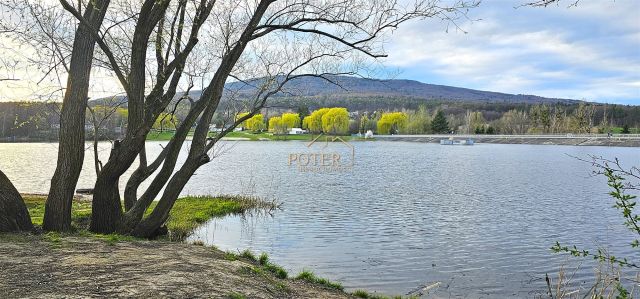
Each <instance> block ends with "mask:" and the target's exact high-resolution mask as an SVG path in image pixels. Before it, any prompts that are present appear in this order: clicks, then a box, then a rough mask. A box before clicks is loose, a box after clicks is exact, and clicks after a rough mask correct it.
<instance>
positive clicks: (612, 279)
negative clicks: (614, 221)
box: [547, 156, 640, 298]
mask: <svg viewBox="0 0 640 299" xmlns="http://www.w3.org/2000/svg"><path fill="white" fill-rule="evenodd" d="M578 160H580V161H583V162H588V163H590V164H591V165H592V166H593V167H595V170H594V171H593V174H595V175H604V176H605V177H606V178H607V184H608V185H609V187H610V188H611V192H609V195H611V197H612V198H613V199H614V204H613V207H614V208H616V209H618V210H619V211H620V213H621V216H622V218H623V219H624V225H625V226H626V227H627V228H628V229H629V230H630V231H632V232H633V233H634V235H635V237H634V238H633V240H631V242H630V243H629V244H630V246H631V247H632V248H635V249H636V250H637V249H638V248H639V246H640V241H639V238H640V215H638V214H636V213H635V208H636V204H637V202H636V200H635V199H636V197H637V196H636V195H632V194H628V193H627V192H628V191H638V190H640V169H638V167H632V168H630V169H628V168H624V167H622V165H621V164H620V161H619V160H618V159H614V160H608V159H604V158H602V157H595V156H591V161H587V160H583V159H580V158H578ZM628 179H635V180H638V181H637V182H629V181H628ZM551 250H552V251H553V252H556V253H558V252H564V253H569V254H571V255H572V256H576V257H590V258H593V259H595V260H597V261H599V262H600V263H601V265H602V264H607V265H609V267H607V268H609V271H608V272H606V273H604V272H602V273H598V279H597V281H596V284H595V285H594V286H593V287H592V288H591V290H590V291H589V292H590V294H591V297H592V298H602V297H603V296H602V294H603V293H609V295H610V296H609V297H611V296H613V295H614V293H617V295H616V298H628V297H629V292H628V291H627V290H626V289H625V288H624V286H623V285H622V284H621V283H620V273H619V271H618V270H616V269H614V266H617V267H629V268H640V264H638V263H637V262H636V261H630V260H628V259H627V258H626V257H617V256H614V255H612V254H610V253H609V252H608V251H606V250H604V249H602V248H598V249H597V250H586V249H579V248H578V247H577V246H575V245H573V246H563V245H561V244H560V242H556V244H555V245H553V246H552V247H551ZM547 285H548V286H549V291H548V292H549V293H550V294H549V295H550V296H552V297H553V293H551V287H550V282H549V278H548V276H547ZM556 296H558V297H559V296H560V290H558V291H557V292H556ZM585 297H586V296H585Z"/></svg>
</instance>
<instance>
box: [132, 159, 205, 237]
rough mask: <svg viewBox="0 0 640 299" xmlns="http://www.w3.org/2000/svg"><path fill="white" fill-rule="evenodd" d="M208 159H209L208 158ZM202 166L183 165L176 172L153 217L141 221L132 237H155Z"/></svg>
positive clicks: (194, 164) (154, 210)
mask: <svg viewBox="0 0 640 299" xmlns="http://www.w3.org/2000/svg"><path fill="white" fill-rule="evenodd" d="M207 158H208V157H207ZM199 166H200V165H198V164H196V163H193V162H191V163H189V164H185V165H183V167H182V168H181V169H180V170H179V171H178V172H176V174H175V175H174V176H173V177H172V178H171V180H170V181H169V186H171V188H167V189H166V190H165V192H164V194H162V198H161V199H160V201H158V205H157V206H156V208H154V209H153V212H152V213H151V215H149V216H148V217H147V218H145V219H144V220H142V221H140V223H138V225H137V226H136V227H135V229H134V230H133V231H132V232H131V235H133V236H136V237H141V238H149V237H153V236H154V235H155V232H156V231H157V230H158V228H160V227H161V226H162V225H163V224H164V223H165V222H166V221H167V218H168V217H169V212H170V211H171V209H172V208H173V205H174V204H175V202H176V200H177V199H178V196H180V192H182V189H183V188H184V186H185V185H186V184H187V182H189V179H190V178H191V176H192V175H193V173H194V172H195V171H196V170H197V169H198V167H199Z"/></svg>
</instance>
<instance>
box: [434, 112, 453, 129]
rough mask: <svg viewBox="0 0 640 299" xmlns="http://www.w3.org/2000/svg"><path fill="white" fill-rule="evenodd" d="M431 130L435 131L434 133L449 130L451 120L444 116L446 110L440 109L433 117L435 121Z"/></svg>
mask: <svg viewBox="0 0 640 299" xmlns="http://www.w3.org/2000/svg"><path fill="white" fill-rule="evenodd" d="M431 130H432V131H433V133H448V132H449V122H448V121H447V118H446V117H445V116H444V112H442V110H438V112H437V113H436V116H435V117H434V118H433V121H432V122H431Z"/></svg>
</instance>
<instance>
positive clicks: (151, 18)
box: [90, 0, 170, 233]
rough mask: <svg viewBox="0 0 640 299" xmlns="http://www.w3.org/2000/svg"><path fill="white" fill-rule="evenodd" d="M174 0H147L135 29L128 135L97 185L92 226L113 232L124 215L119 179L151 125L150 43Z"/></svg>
mask: <svg viewBox="0 0 640 299" xmlns="http://www.w3.org/2000/svg"><path fill="white" fill-rule="evenodd" d="M169 2H170V1H152V0H145V1H144V3H143V5H142V7H141V10H140V14H139V16H140V18H139V19H138V21H137V23H136V28H135V30H134V33H133V42H132V48H131V65H130V68H129V69H130V71H129V75H128V80H127V81H128V88H127V97H128V106H127V107H128V109H129V115H128V123H127V135H126V136H125V138H124V140H123V141H122V142H121V143H120V145H119V146H117V147H114V150H112V151H111V155H110V157H109V161H107V163H106V164H105V165H104V166H103V168H102V170H101V172H100V175H99V176H98V178H97V180H96V185H95V187H94V193H93V201H92V207H91V211H92V214H91V225H90V230H91V231H92V232H96V233H113V232H115V231H116V228H117V224H118V223H119V221H120V218H121V217H122V204H121V202H120V194H119V191H118V180H119V178H120V176H122V174H123V173H124V172H125V171H127V169H129V167H130V166H131V164H133V162H134V161H135V159H136V157H137V156H138V155H139V153H140V151H141V150H142V148H143V146H144V142H145V139H146V136H147V133H148V132H149V130H150V128H151V125H150V124H147V123H146V122H145V118H144V107H145V96H144V91H145V86H146V85H145V73H144V72H145V70H146V69H145V67H146V64H145V62H146V57H147V45H148V42H149V39H150V36H151V33H152V32H153V29H154V28H155V26H156V25H157V24H158V22H159V21H160V20H161V19H162V17H163V16H164V14H165V11H166V9H167V7H168V5H169Z"/></svg>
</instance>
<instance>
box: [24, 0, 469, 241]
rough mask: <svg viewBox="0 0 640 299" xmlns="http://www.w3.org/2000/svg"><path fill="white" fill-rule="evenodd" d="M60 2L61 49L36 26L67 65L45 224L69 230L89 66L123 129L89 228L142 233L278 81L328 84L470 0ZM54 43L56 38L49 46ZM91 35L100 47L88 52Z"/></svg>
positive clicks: (281, 85) (282, 85) (460, 11)
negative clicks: (163, 134) (184, 103)
mask: <svg viewBox="0 0 640 299" xmlns="http://www.w3.org/2000/svg"><path fill="white" fill-rule="evenodd" d="M15 2H18V1H15ZM60 3H61V5H62V7H63V8H64V10H65V11H66V12H67V13H65V14H63V15H62V16H73V18H75V20H76V22H77V24H78V25H77V26H78V27H77V30H76V29H75V28H73V30H75V31H73V32H75V37H74V39H73V41H74V43H73V46H72V47H69V46H65V45H66V44H65V42H62V41H60V40H59V38H60V36H63V35H64V34H59V33H58V32H57V30H48V28H57V27H55V26H43V27H44V28H45V29H47V30H44V29H43V30H41V32H44V33H45V34H43V35H41V36H43V37H42V38H41V39H40V40H42V41H46V40H47V38H48V39H50V40H51V41H52V43H53V44H55V45H56V46H53V47H51V48H52V50H51V52H50V53H52V55H53V56H55V57H56V58H55V59H56V60H55V61H57V63H56V65H60V66H61V67H62V68H67V67H66V65H67V59H68V57H70V61H69V63H68V74H69V77H68V82H69V83H68V84H67V88H66V90H65V105H64V107H63V111H62V124H63V126H64V127H65V129H63V130H61V133H60V140H61V143H60V154H59V155H60V156H59V159H58V169H57V171H56V174H55V175H54V179H53V181H52V187H51V192H50V193H51V194H50V197H49V200H48V202H47V213H46V214H47V215H46V217H45V227H46V228H47V229H53V230H66V229H68V228H69V223H70V203H71V198H72V195H73V189H74V188H75V184H76V182H77V178H78V174H79V167H80V166H81V164H82V160H83V154H82V153H83V150H84V146H81V145H80V144H81V143H82V144H83V143H84V131H83V130H84V123H85V116H84V109H85V107H86V104H87V96H86V95H87V93H86V90H87V87H88V80H89V71H90V70H91V65H92V64H93V65H94V66H97V67H100V68H104V69H107V70H108V71H109V72H110V73H111V74H112V75H113V77H115V78H117V80H118V82H119V83H120V84H121V88H122V92H123V93H124V94H125V95H126V99H127V101H128V103H127V106H128V110H129V111H128V119H127V131H126V135H125V136H124V137H123V139H122V140H120V141H118V140H116V141H115V142H114V144H113V148H112V150H111V153H110V156H109V159H108V161H106V163H104V165H103V166H102V167H100V170H99V175H98V178H97V180H96V184H95V187H94V197H93V205H92V206H93V208H92V219H91V227H90V229H91V230H92V231H95V232H101V233H110V232H113V231H116V230H117V231H119V232H122V233H129V234H134V235H138V236H150V235H153V234H154V232H155V231H156V230H157V228H158V227H160V226H161V225H162V224H163V223H164V222H165V221H166V219H167V216H168V213H169V211H170V210H171V208H172V207H173V204H174V203H175V200H176V199H177V197H178V196H179V194H180V192H181V191H182V189H183V188H184V186H185V184H186V183H187V182H188V180H189V178H190V177H191V176H192V175H193V174H194V173H195V172H196V171H197V170H198V169H199V168H200V167H201V166H202V165H204V164H206V163H209V162H210V161H211V160H212V159H213V158H214V155H213V153H212V150H213V149H214V147H215V146H216V144H217V143H218V142H219V141H220V139H221V138H222V137H223V136H225V135H226V134H227V133H228V132H230V131H231V130H233V128H235V127H236V126H238V124H240V123H241V122H243V121H245V120H246V119H248V118H250V117H252V116H253V115H255V114H256V113H257V112H258V111H260V109H261V108H262V107H265V105H266V103H267V100H268V99H269V98H270V97H272V96H274V95H276V94H278V93H282V92H288V91H287V90H286V83H287V82H289V81H290V80H295V79H297V78H300V77H305V76H316V77H321V78H324V79H325V80H327V81H329V82H332V83H334V84H339V82H337V79H336V77H333V76H331V75H335V74H338V75H357V74H362V71H363V70H367V69H369V68H370V67H371V65H373V64H375V60H376V59H378V58H380V57H384V56H386V54H385V52H384V47H383V45H384V40H385V37H386V36H387V34H388V33H389V32H391V31H392V30H394V29H395V28H397V27H398V26H399V25H401V24H402V23H404V22H407V21H409V20H414V19H424V18H440V19H442V20H445V21H448V22H455V20H456V18H458V17H459V16H462V15H464V14H465V13H466V12H467V9H469V8H471V7H474V6H476V5H477V4H478V3H477V1H475V0H469V1H467V0H457V1H453V2H448V4H447V3H444V1H440V0H417V1H415V2H413V3H399V2H397V1H392V0H374V1H364V0H346V1H345V0H340V1H338V0H336V1H333V0H331V1H323V2H321V3H317V2H315V1H310V0H281V1H275V0H262V1H252V0H246V1H215V0H194V1H189V0H177V1H170V0H145V1H141V2H136V3H129V2H128V1H124V0H122V1H117V0H113V1H112V3H111V2H110V1H108V0H95V1H90V2H87V3H85V2H83V1H80V2H78V4H77V6H74V5H75V4H71V3H69V2H67V1H66V0H61V1H60ZM107 7H108V8H107ZM96 8H99V9H96ZM55 13H56V14H57V13H58V11H55ZM54 23H55V22H54ZM47 24H50V23H47ZM62 31H64V30H62ZM201 39H202V42H200V40H201ZM56 40H57V41H58V43H54V41H56ZM94 44H97V45H98V47H99V49H100V51H99V52H97V53H96V55H95V56H94V55H93V47H94ZM198 54H202V55H198ZM203 61H206V63H204V65H206V69H204V70H201V72H200V73H201V75H198V76H199V79H200V81H201V82H202V83H201V84H199V86H201V87H202V88H203V91H202V95H201V96H200V97H199V99H197V100H196V99H191V98H189V90H190V89H191V88H192V87H193V85H194V84H192V83H193V82H192V81H190V78H189V77H190V76H189V75H187V76H184V75H185V73H189V70H187V71H185V66H186V65H193V64H197V63H202V62H203ZM185 77H187V78H188V79H185ZM228 80H234V81H238V82H244V83H245V84H246V86H245V87H243V88H241V90H235V91H233V90H225V83H226V82H227V81H228ZM180 93H182V96H181V97H180V98H183V99H188V100H189V102H190V103H189V104H190V105H189V112H188V114H187V116H186V117H185V119H184V120H182V122H181V123H180V125H179V126H178V128H177V129H176V133H175V135H174V137H173V138H172V139H171V140H170V141H169V143H168V144H167V145H166V146H165V148H164V149H163V150H162V152H161V154H160V155H159V156H158V157H156V158H155V159H154V160H153V161H147V157H146V150H145V140H146V136H147V134H149V132H150V130H151V128H152V126H153V124H154V123H155V122H156V120H157V119H158V117H160V116H161V115H162V113H163V112H165V113H166V112H167V110H168V109H169V105H170V104H171V103H174V102H175V99H176V94H180ZM232 95H234V96H235V95H237V98H238V99H239V100H240V102H241V103H242V104H241V105H238V107H242V109H243V110H244V111H245V112H249V113H248V114H246V115H245V116H244V117H242V118H239V119H235V117H234V118H232V119H233V120H232V122H231V124H230V125H229V126H226V127H225V129H224V130H223V131H222V132H220V133H218V134H217V135H215V136H210V134H209V126H210V124H211V119H212V118H213V116H214V114H215V113H216V112H220V111H219V109H222V110H224V109H228V108H229V106H226V107H222V108H220V103H221V99H222V98H223V97H232ZM228 112H229V113H228V114H229V115H232V114H233V115H235V113H233V111H228ZM193 126H195V132H194V136H193V140H192V141H191V143H190V144H189V153H188V156H187V159H186V161H185V162H184V164H182V165H180V167H179V168H178V165H177V157H178V154H179V153H180V150H181V149H182V148H183V145H184V144H185V140H186V137H187V134H188V133H189V131H190V130H191V128H192V127H193ZM72 135H73V136H72ZM136 158H139V161H140V162H139V165H138V168H137V169H136V171H135V172H134V175H133V176H132V177H131V178H130V179H129V181H128V183H127V189H126V190H125V203H126V209H125V211H124V212H123V209H122V206H121V201H120V194H119V193H120V192H119V190H118V182H119V180H120V179H121V176H122V175H123V174H124V173H125V171H127V170H128V169H129V168H131V167H132V165H133V163H134V162H135V160H136ZM176 168H177V171H174V170H176ZM156 172H157V174H156V176H155V177H154V179H153V180H152V181H151V183H150V185H149V187H148V188H147V189H145V190H144V192H143V193H142V194H141V195H140V196H137V194H138V192H137V190H138V188H139V186H140V184H141V183H142V182H144V181H145V180H147V179H148V178H150V177H151V174H153V173H156ZM165 186H167V187H166V188H164V191H162V190H163V187H165ZM161 192H162V194H161ZM158 197H159V198H160V200H159V202H158V204H157V206H156V208H154V210H153V211H152V213H151V215H150V216H148V217H147V218H143V215H144V211H145V210H146V209H147V208H148V207H149V206H150V204H151V202H152V201H153V200H154V199H156V198H158Z"/></svg>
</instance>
